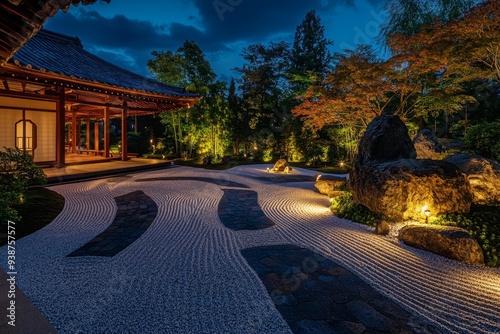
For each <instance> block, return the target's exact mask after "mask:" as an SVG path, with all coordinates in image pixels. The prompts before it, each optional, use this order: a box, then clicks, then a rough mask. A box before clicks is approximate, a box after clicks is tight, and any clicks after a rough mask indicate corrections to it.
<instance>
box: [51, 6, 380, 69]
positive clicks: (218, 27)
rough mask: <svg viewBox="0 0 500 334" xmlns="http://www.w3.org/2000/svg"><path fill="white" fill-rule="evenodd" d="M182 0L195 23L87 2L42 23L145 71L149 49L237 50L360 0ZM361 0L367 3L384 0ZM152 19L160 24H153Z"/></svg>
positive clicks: (290, 32) (289, 33)
mask: <svg viewBox="0 0 500 334" xmlns="http://www.w3.org/2000/svg"><path fill="white" fill-rule="evenodd" d="M184 1H189V2H190V3H191V4H193V6H194V7H195V8H196V9H197V14H196V16H193V15H189V16H190V18H189V20H190V21H191V22H194V21H196V24H194V25H189V23H179V21H180V20H181V19H180V18H178V17H177V18H176V17H169V16H168V13H165V12H164V11H161V12H158V13H154V12H153V13H151V16H152V17H155V20H153V19H151V21H149V20H138V19H133V18H130V17H127V16H125V15H123V14H117V15H114V16H110V17H105V16H103V15H101V14H100V13H99V12H97V11H96V10H95V9H92V8H91V7H89V8H82V7H80V8H75V9H74V10H71V11H69V12H68V13H63V12H60V13H58V14H57V15H56V16H55V17H53V18H51V19H50V20H49V21H48V23H47V24H46V27H47V28H48V29H51V30H54V31H56V32H60V33H63V34H66V35H70V36H78V37H79V38H80V39H81V40H82V42H83V44H84V46H85V48H86V49H87V50H89V51H91V52H94V53H96V55H98V56H100V57H102V58H105V59H107V60H108V61H112V62H114V63H115V64H117V65H119V66H122V67H125V68H129V69H131V70H133V71H135V72H138V73H140V74H143V75H147V74H148V73H147V69H146V63H147V60H148V59H150V58H151V55H150V54H151V51H153V50H172V51H175V50H177V48H179V47H180V46H182V44H183V43H184V41H185V40H193V41H195V42H196V43H197V44H198V45H199V46H200V47H201V49H202V50H203V51H204V52H205V53H206V54H207V56H208V55H210V54H217V53H219V54H220V53H227V54H230V53H231V52H232V53H236V54H238V55H239V53H240V52H241V47H238V48H235V47H234V45H236V44H238V45H242V44H243V45H248V44H251V43H256V42H264V43H265V42H267V41H269V40H270V39H272V38H273V36H289V38H290V39H291V38H293V35H294V33H295V28H296V26H297V25H298V24H300V22H301V21H302V20H303V18H304V16H305V14H306V13H307V12H308V11H310V10H312V9H316V11H317V13H318V14H319V15H320V17H328V16H330V15H331V14H332V12H335V11H336V10H337V9H340V8H345V7H346V6H347V7H350V8H351V9H353V8H356V7H355V6H356V1H361V0H310V1H290V0H273V1H269V0H251V1H250V0H184ZM365 1H368V2H369V3H370V4H372V5H373V4H380V3H383V2H384V1H383V0H365ZM171 6H176V4H175V3H172V4H171ZM117 10H118V11H119V7H117ZM127 15H132V14H130V13H129V14H127ZM183 19H185V18H183ZM152 21H154V22H162V21H164V22H165V23H164V24H154V23H152ZM134 60H135V61H134ZM221 65H222V64H221ZM227 70H228V69H226V71H227Z"/></svg>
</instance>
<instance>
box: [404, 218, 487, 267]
mask: <svg viewBox="0 0 500 334" xmlns="http://www.w3.org/2000/svg"><path fill="white" fill-rule="evenodd" d="M399 240H401V241H403V242H404V243H405V244H407V245H409V246H412V247H417V248H420V249H424V250H426V251H430V252H433V253H436V254H439V255H442V256H444V257H447V258H450V259H454V260H457V261H460V262H464V263H467V264H474V265H484V255H483V251H482V249H481V246H479V244H478V242H477V241H476V239H474V238H473V237H472V236H471V235H470V234H469V233H468V232H467V231H466V230H464V229H461V228H458V227H451V226H437V225H423V224H413V225H408V226H405V227H403V228H402V229H401V231H400V232H399Z"/></svg>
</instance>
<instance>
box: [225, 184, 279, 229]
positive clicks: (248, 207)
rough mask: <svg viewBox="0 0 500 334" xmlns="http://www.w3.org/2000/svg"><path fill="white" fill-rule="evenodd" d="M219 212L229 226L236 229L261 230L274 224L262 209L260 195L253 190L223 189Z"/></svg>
mask: <svg viewBox="0 0 500 334" xmlns="http://www.w3.org/2000/svg"><path fill="white" fill-rule="evenodd" d="M223 191H224V195H223V196H222V198H221V200H220V202H219V207H218V213H219V218H220V220H221V222H222V224H224V226H226V227H227V228H230V229H232V230H235V231H240V230H260V229H264V228H268V227H271V226H273V225H274V222H273V221H272V220H271V219H269V218H268V217H267V216H266V215H265V213H264V211H262V209H261V207H260V205H259V200H258V195H257V193H256V192H255V191H253V190H239V189H223Z"/></svg>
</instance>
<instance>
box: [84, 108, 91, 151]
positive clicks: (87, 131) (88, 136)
mask: <svg viewBox="0 0 500 334" xmlns="http://www.w3.org/2000/svg"><path fill="white" fill-rule="evenodd" d="M86 126H87V129H86V131H85V146H86V147H85V149H87V150H90V116H87V124H86Z"/></svg>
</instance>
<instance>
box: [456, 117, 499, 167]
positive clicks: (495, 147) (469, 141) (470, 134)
mask: <svg viewBox="0 0 500 334" xmlns="http://www.w3.org/2000/svg"><path fill="white" fill-rule="evenodd" d="M498 138H500V121H496V122H491V123H481V124H477V125H474V126H471V127H470V128H469V129H468V130H467V133H466V135H465V138H464V142H465V146H466V148H467V149H469V150H472V151H474V152H475V153H477V154H479V155H482V156H484V157H487V158H493V159H495V160H500V143H499V142H498Z"/></svg>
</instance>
